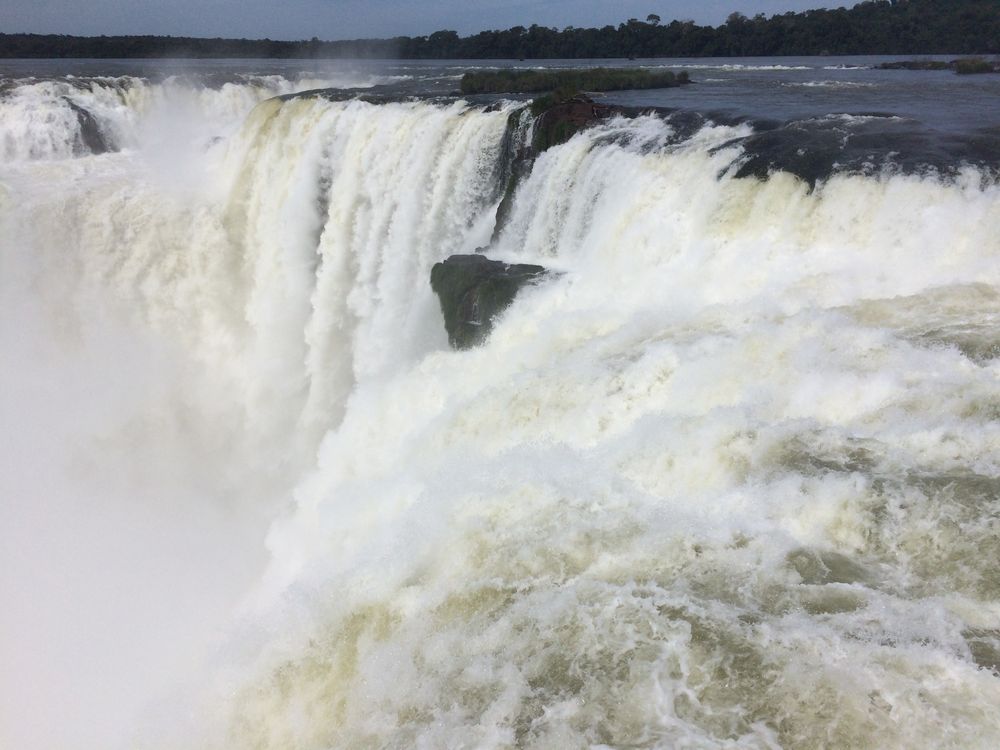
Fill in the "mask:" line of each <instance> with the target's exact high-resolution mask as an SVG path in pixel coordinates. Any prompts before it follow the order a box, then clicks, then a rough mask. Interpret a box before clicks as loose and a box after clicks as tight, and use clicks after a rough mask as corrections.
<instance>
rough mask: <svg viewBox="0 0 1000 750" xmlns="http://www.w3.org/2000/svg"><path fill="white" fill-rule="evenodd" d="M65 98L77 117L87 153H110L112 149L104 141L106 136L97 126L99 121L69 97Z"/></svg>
mask: <svg viewBox="0 0 1000 750" xmlns="http://www.w3.org/2000/svg"><path fill="white" fill-rule="evenodd" d="M63 98H64V99H65V100H66V104H68V105H69V108H70V109H71V110H73V113H74V114H75V115H76V121H77V122H78V123H79V125H80V141H81V145H82V146H83V148H84V150H85V153H88V154H104V153H107V152H108V151H110V150H111V148H110V146H109V145H108V142H107V141H106V140H105V139H104V135H103V134H102V133H101V128H100V126H99V125H98V124H97V120H96V119H95V118H94V116H93V115H92V114H90V112H88V111H87V110H85V109H84V108H83V107H81V106H80V105H79V104H76V103H75V102H74V101H73V100H72V99H70V98H69V97H63Z"/></svg>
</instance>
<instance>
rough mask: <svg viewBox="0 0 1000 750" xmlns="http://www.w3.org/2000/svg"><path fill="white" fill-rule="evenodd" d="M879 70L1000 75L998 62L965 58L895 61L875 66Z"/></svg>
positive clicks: (979, 58) (999, 62) (978, 58)
mask: <svg viewBox="0 0 1000 750" xmlns="http://www.w3.org/2000/svg"><path fill="white" fill-rule="evenodd" d="M876 67H877V68H878V69H879V70H951V71H954V72H956V73H958V74H959V75H966V76H967V75H975V74H977V73H1000V61H995V60H994V61H990V60H984V59H983V58H981V57H967V58H964V59H961V60H947V61H945V60H895V61H893V62H886V63H881V64H880V65H877V66H876Z"/></svg>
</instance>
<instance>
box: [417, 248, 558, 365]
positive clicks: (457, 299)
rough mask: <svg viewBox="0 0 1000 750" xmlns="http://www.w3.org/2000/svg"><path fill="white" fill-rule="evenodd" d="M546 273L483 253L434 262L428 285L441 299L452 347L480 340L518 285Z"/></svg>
mask: <svg viewBox="0 0 1000 750" xmlns="http://www.w3.org/2000/svg"><path fill="white" fill-rule="evenodd" d="M546 273H547V271H546V270H545V268H543V267H542V266H535V265H530V264H526V263H517V264H508V263H503V262H501V261H498V260H490V259H489V258H487V257H485V256H483V255H452V256H451V257H450V258H448V259H447V260H445V261H443V262H441V263H436V264H435V265H434V267H433V268H432V269H431V288H432V289H433V290H434V292H435V293H436V294H437V296H438V300H439V301H440V302H441V312H442V314H443V315H444V327H445V330H446V331H447V332H448V341H449V343H450V344H451V345H452V346H453V347H454V348H455V349H470V348H472V347H474V346H477V345H478V344H481V343H482V342H483V341H485V340H486V337H487V336H489V334H490V331H491V330H492V328H493V321H494V320H495V319H496V317H497V316H498V315H499V314H500V313H502V312H503V311H504V310H506V309H507V307H509V306H510V303H511V302H513V301H514V297H515V296H517V293H518V292H519V291H520V290H521V288H522V287H524V286H526V285H528V284H534V283H537V282H538V281H539V280H540V279H541V277H542V276H544V275H545V274H546Z"/></svg>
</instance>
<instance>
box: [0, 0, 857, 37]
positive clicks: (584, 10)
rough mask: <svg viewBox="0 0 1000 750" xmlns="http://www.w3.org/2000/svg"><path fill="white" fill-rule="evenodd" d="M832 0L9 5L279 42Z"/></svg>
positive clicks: (159, 30)
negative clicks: (276, 40)
mask: <svg viewBox="0 0 1000 750" xmlns="http://www.w3.org/2000/svg"><path fill="white" fill-rule="evenodd" d="M855 2H856V0H844V1H843V2H838V3H830V2H824V1H823V0H419V1H418V2H412V1H407V0H283V1H282V2H273V1H269V0H168V1H167V2H164V0H88V2H86V3H83V2H80V0H45V1H44V2H39V0H0V31H2V32H7V33H19V32H30V33H36V34H79V35H85V36H91V35H99V34H108V35H114V34H171V35H174V36H200V37H216V36H221V37H246V38H265V37H266V38H270V39H308V38H311V37H313V36H317V37H319V38H320V39H354V38H361V37H390V36H399V35H405V36H417V35H421V34H429V33H430V32H432V31H437V30H438V29H454V30H455V31H458V32H459V33H461V34H463V35H464V34H469V33H474V32H476V31H482V30H484V29H506V28H510V27H511V26H517V25H522V26H530V25H531V24H533V23H537V24H540V25H542V26H554V27H558V28H563V27H565V26H604V25H607V24H611V25H615V26H617V25H618V24H619V23H621V22H622V21H625V20H627V19H628V18H638V19H640V20H644V19H645V18H646V16H647V15H649V14H650V13H655V14H657V15H659V16H660V17H661V18H662V19H663V22H664V23H666V22H669V21H671V20H673V19H675V18H677V19H691V20H693V21H695V22H697V23H702V24H704V23H709V24H719V23H722V22H723V21H724V20H725V19H726V16H728V15H729V14H730V13H732V12H733V11H739V12H741V13H744V14H745V15H747V16H753V15H755V14H757V13H764V14H766V15H769V16H770V15H773V14H774V13H784V12H785V11H789V10H793V11H800V10H807V9H809V8H818V7H830V6H837V5H845V6H851V5H854V3H855Z"/></svg>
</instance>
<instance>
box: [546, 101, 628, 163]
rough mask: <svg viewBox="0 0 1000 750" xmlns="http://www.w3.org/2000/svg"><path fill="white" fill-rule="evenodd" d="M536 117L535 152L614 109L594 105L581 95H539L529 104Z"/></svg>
mask: <svg viewBox="0 0 1000 750" xmlns="http://www.w3.org/2000/svg"><path fill="white" fill-rule="evenodd" d="M532 111H533V112H534V114H535V115H536V116H537V118H538V119H537V120H536V121H535V131H534V136H533V138H532V147H533V148H534V150H535V152H536V153H541V152H542V151H544V150H545V149H547V148H551V147H552V146H558V145H559V144H560V143H565V142H566V141H568V140H569V139H570V138H572V137H573V136H574V135H576V134H577V133H579V132H580V131H581V130H583V129H584V128H586V127H589V126H590V125H592V124H593V123H595V122H599V121H601V120H604V119H607V118H608V117H610V116H611V115H613V114H614V113H615V112H616V108H615V107H612V106H610V105H607V104H597V103H596V102H595V101H594V100H593V99H591V98H590V97H588V96H585V95H583V94H575V95H573V96H570V97H568V98H565V99H560V98H558V97H556V98H553V97H551V96H550V97H542V98H540V99H536V100H535V102H534V103H533V104H532Z"/></svg>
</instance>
